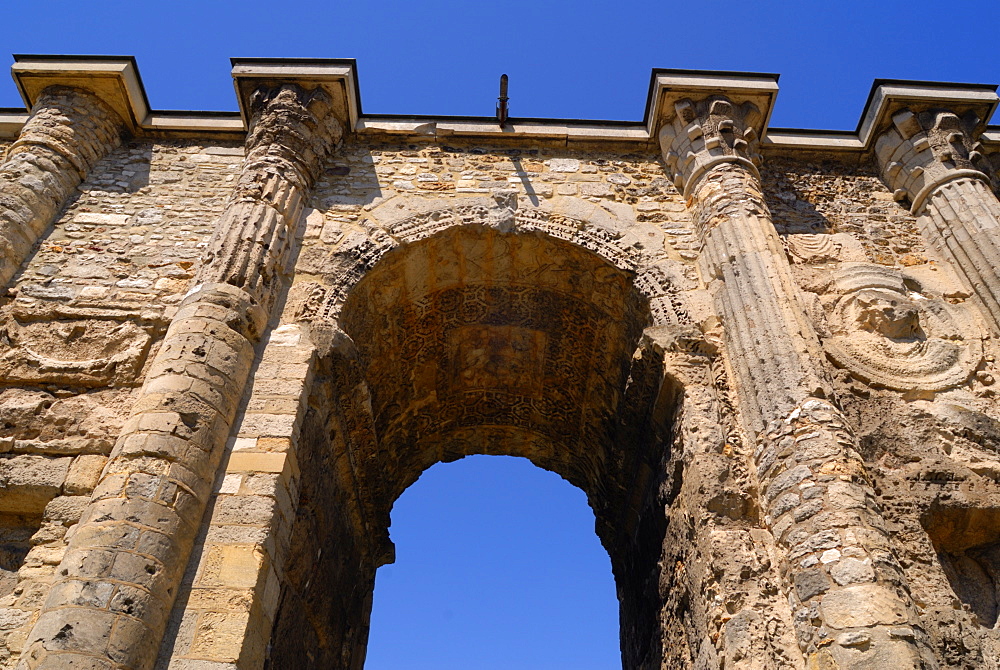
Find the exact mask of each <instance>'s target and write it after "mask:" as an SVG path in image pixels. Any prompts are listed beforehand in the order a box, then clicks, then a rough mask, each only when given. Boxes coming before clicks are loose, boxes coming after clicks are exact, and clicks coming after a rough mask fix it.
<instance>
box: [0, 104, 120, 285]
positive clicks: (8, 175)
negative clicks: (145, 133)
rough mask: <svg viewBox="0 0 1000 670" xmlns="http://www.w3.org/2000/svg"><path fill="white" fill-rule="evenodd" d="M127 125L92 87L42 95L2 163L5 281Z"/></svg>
mask: <svg viewBox="0 0 1000 670" xmlns="http://www.w3.org/2000/svg"><path fill="white" fill-rule="evenodd" d="M124 131H125V127H124V124H123V122H122V120H121V118H120V117H119V116H118V114H117V113H115V112H114V111H113V110H112V109H111V108H110V107H109V106H108V105H106V104H105V103H103V102H102V101H101V100H100V99H99V98H98V97H97V96H95V95H94V94H92V93H90V92H89V91H86V90H84V89H78V88H69V87H66V86H50V87H48V88H46V89H45V90H44V91H43V92H42V94H41V95H39V96H38V99H37V100H36V101H35V104H34V106H33V107H32V109H31V115H30V116H29V117H28V122H27V123H25V124H24V127H23V128H22V129H21V134H20V136H19V137H18V138H17V140H16V141H15V142H14V144H13V145H12V146H11V147H10V149H9V150H8V152H7V158H6V160H5V161H4V163H3V165H0V285H6V284H7V282H9V281H10V280H11V278H12V277H13V276H14V273H15V272H17V269H18V268H19V267H20V266H21V263H23V262H24V260H25V259H26V258H27V256H28V254H29V253H30V252H31V248H32V246H34V244H35V242H36V241H37V240H38V238H39V237H40V236H41V235H42V233H44V232H45V229H46V228H48V227H49V225H50V224H51V223H52V221H53V220H54V219H55V217H56V215H57V214H59V212H60V211H61V210H62V208H63V207H64V206H65V205H66V201H67V200H68V199H69V197H70V195H72V193H73V191H74V189H76V187H77V186H79V185H80V182H81V181H83V179H84V178H85V177H86V176H87V174H88V173H89V172H90V170H91V169H92V168H93V167H94V165H95V164H96V163H97V162H98V161H99V160H101V159H102V158H104V156H106V155H107V153H108V152H109V151H111V150H112V149H114V148H115V147H117V146H118V145H119V144H120V143H121V136H122V134H123V132H124Z"/></svg>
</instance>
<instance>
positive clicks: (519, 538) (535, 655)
mask: <svg viewBox="0 0 1000 670" xmlns="http://www.w3.org/2000/svg"><path fill="white" fill-rule="evenodd" d="M389 531H390V536H391V538H392V541H393V544H394V546H395V547H396V561H395V562H394V563H392V564H390V565H384V566H382V567H381V568H379V569H378V572H377V576H376V579H375V597H374V603H373V606H372V615H371V633H370V636H369V641H368V651H367V655H366V661H365V668H366V670H378V669H380V668H381V669H386V668H478V669H479V670H507V669H508V668H521V669H523V670H529V669H531V668H561V667H572V668H581V669H583V668H591V669H598V668H599V669H600V670H606V669H607V668H613V667H615V666H620V664H621V660H620V655H621V653H620V650H619V645H618V602H617V594H616V592H615V584H614V579H613V578H612V573H611V569H610V561H609V558H608V554H607V552H606V551H605V550H604V548H603V547H602V546H601V545H600V542H599V540H598V538H597V536H596V535H595V534H594V516H593V512H592V511H591V510H590V507H589V506H588V505H587V501H586V496H585V495H584V494H583V492H582V491H581V490H579V489H578V488H576V487H574V486H572V485H571V484H569V483H568V482H566V481H565V480H564V479H562V478H561V477H559V476H558V475H556V474H555V473H553V472H549V471H546V470H542V469H541V468H538V467H537V466H535V465H532V464H531V463H530V462H529V461H528V460H527V459H524V458H518V457H510V456H468V457H465V458H462V459H460V460H458V461H456V462H454V463H438V464H436V465H434V466H432V467H431V468H430V469H428V470H427V471H425V472H424V474H422V475H421V476H420V479H418V480H417V482H415V483H414V484H413V485H412V486H410V488H408V489H407V490H406V491H405V492H404V493H403V495H401V496H400V498H399V500H397V501H396V503H395V505H394V506H393V510H392V526H391V527H390V529H389Z"/></svg>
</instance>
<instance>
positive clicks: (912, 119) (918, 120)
mask: <svg viewBox="0 0 1000 670" xmlns="http://www.w3.org/2000/svg"><path fill="white" fill-rule="evenodd" d="M979 121H980V120H979V119H978V118H977V117H976V116H975V114H973V113H972V112H967V113H965V114H963V115H962V116H958V115H957V114H955V113H953V112H950V111H948V110H944V109H929V110H924V111H917V110H913V109H903V110H900V111H899V112H896V113H895V114H894V115H893V116H892V124H893V125H892V127H891V128H889V129H888V130H886V131H885V132H884V133H882V135H881V136H880V137H879V138H878V140H877V141H876V143H875V153H876V155H877V156H878V162H879V166H880V167H881V168H882V178H883V179H884V180H885V182H886V184H887V185H888V186H889V188H890V189H891V190H892V191H893V194H894V195H895V197H896V199H897V200H900V201H902V200H909V201H910V203H911V207H912V211H913V212H914V213H917V212H918V211H919V209H920V208H921V207H922V206H923V204H924V202H925V201H926V199H927V196H929V195H930V194H931V193H932V192H933V191H934V189H936V188H937V187H938V186H940V185H942V184H944V183H946V182H948V181H951V180H952V179H957V178H959V177H972V178H977V179H982V180H984V181H988V177H987V176H986V173H987V172H988V171H989V166H988V164H987V162H986V161H985V159H984V156H983V146H982V144H980V143H979V142H978V141H977V140H976V137H975V128H976V126H977V124H978V123H979Z"/></svg>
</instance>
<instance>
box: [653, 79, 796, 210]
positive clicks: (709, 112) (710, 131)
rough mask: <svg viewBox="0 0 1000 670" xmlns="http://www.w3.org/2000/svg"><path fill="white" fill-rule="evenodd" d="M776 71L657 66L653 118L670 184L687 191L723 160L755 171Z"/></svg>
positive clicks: (773, 95) (775, 89)
mask: <svg viewBox="0 0 1000 670" xmlns="http://www.w3.org/2000/svg"><path fill="white" fill-rule="evenodd" d="M777 81H778V77H777V75H771V74H748V73H732V72H686V71H677V70H669V71H661V72H660V74H658V75H657V77H656V79H655V81H654V85H655V86H657V87H658V91H657V103H656V109H655V110H654V112H653V119H652V123H653V124H654V126H653V127H654V128H655V127H657V126H658V127H659V132H658V137H659V141H660V149H661V151H662V152H663V157H664V160H665V161H666V163H667V168H668V169H669V171H670V174H671V177H672V178H673V181H674V185H675V186H676V187H677V189H678V190H679V191H681V193H682V194H683V195H684V196H689V195H690V194H691V193H692V192H693V191H694V187H695V185H696V184H697V183H698V181H699V180H700V178H701V177H702V176H703V175H704V174H706V173H707V172H708V171H709V170H710V169H711V168H712V167H714V166H716V165H719V164H721V163H739V164H742V165H744V166H745V167H746V168H747V169H748V170H750V171H751V172H752V173H754V174H756V173H757V165H758V164H759V163H760V154H759V153H758V145H759V143H760V140H761V138H762V136H763V135H764V133H765V129H766V126H767V122H768V119H769V118H770V114H771V107H772V106H773V104H774V98H775V96H776V95H777V92H778V83H777Z"/></svg>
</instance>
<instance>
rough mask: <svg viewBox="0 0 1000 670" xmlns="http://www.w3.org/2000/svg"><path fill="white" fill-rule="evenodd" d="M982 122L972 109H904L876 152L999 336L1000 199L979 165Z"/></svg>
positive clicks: (888, 180) (897, 190) (898, 191)
mask: <svg viewBox="0 0 1000 670" xmlns="http://www.w3.org/2000/svg"><path fill="white" fill-rule="evenodd" d="M978 125H979V119H978V118H976V116H975V115H974V114H973V113H971V112H967V113H965V114H963V115H962V116H958V115H957V114H954V113H952V112H950V111H947V110H941V109H931V110H925V111H914V110H912V109H903V110H901V111H899V112H897V113H896V114H894V115H893V117H892V127H891V128H889V129H888V130H886V131H885V132H884V133H882V135H880V136H879V138H878V141H877V142H876V144H875V150H876V155H877V156H878V161H879V165H880V166H881V168H882V178H883V179H884V180H885V182H886V184H888V185H889V188H890V189H892V190H893V192H894V193H895V195H896V198H897V199H899V200H908V201H909V202H910V204H911V212H912V213H913V214H914V215H915V216H916V217H917V225H918V226H919V228H920V230H921V232H922V233H923V235H924V236H925V237H926V238H927V240H928V241H929V242H930V243H931V245H933V246H934V247H935V248H936V249H937V250H938V251H939V252H940V253H941V254H942V255H943V256H944V257H945V258H947V259H948V260H950V261H951V262H952V267H954V268H955V269H956V270H957V271H958V272H959V273H960V274H962V275H963V276H964V278H965V280H966V281H967V282H968V285H969V286H970V287H971V288H972V290H973V291H975V294H976V296H977V297H978V298H979V300H981V301H982V303H983V305H984V306H985V308H986V309H985V310H984V311H985V313H986V316H987V318H988V319H989V320H990V322H991V324H992V325H993V328H994V332H995V333H1000V202H998V201H997V197H996V195H994V193H993V191H992V190H991V189H990V184H989V178H988V177H987V176H986V174H985V173H984V172H983V171H982V170H981V169H980V168H981V167H985V164H984V162H983V156H982V153H981V152H982V146H981V145H980V144H979V143H978V142H977V141H976V140H975V139H974V136H975V129H976V127H977V126H978ZM987 169H988V168H987Z"/></svg>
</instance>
